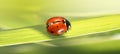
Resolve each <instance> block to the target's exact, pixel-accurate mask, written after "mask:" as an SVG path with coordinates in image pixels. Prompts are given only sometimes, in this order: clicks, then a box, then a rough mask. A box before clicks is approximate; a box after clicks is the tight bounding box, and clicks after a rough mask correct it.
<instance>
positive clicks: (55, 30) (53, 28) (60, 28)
mask: <svg viewBox="0 0 120 54" xmlns="http://www.w3.org/2000/svg"><path fill="white" fill-rule="evenodd" d="M47 31H48V32H49V33H52V34H54V35H59V34H63V33H65V32H66V31H67V27H66V25H65V24H63V23H62V22H58V23H55V24H52V25H50V26H48V28H47Z"/></svg>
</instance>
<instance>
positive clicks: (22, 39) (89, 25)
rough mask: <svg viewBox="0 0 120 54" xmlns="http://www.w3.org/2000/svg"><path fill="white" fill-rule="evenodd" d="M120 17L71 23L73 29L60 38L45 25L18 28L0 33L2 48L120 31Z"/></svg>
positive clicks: (106, 17)
mask: <svg viewBox="0 0 120 54" xmlns="http://www.w3.org/2000/svg"><path fill="white" fill-rule="evenodd" d="M119 20H120V15H112V16H104V17H96V18H91V19H86V20H77V21H71V24H72V28H71V29H70V30H69V31H68V32H67V33H65V34H63V35H60V36H59V37H56V36H53V35H50V34H48V33H47V31H46V27H45V25H38V26H31V27H26V28H18V29H13V30H8V31H2V32H0V46H9V45H16V44H23V43H32V42H42V41H48V40H53V39H60V38H72V37H78V36H82V35H88V34H94V33H100V32H107V31H111V30H116V29H120V22H119Z"/></svg>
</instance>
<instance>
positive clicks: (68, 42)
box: [0, 0, 120, 54]
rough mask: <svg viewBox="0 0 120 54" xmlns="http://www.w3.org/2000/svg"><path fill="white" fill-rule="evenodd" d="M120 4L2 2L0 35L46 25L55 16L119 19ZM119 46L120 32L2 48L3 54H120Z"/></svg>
mask: <svg viewBox="0 0 120 54" xmlns="http://www.w3.org/2000/svg"><path fill="white" fill-rule="evenodd" d="M119 2H120V0H0V32H3V31H4V30H9V29H16V28H24V27H29V26H35V25H44V24H45V21H46V20H47V19H48V18H50V17H53V16H63V17H66V18H67V19H68V20H70V21H74V20H82V19H84V20H86V19H88V18H91V17H93V18H94V17H98V18H99V16H106V15H117V14H120V7H119V6H120V3H119ZM16 36H17V35H16ZM21 37H22V36H21ZM0 40H2V38H0ZM119 42H120V30H119V29H118V30H113V31H109V32H104V33H96V34H90V35H84V36H80V37H79V36H78V37H74V38H65V39H55V40H53V41H45V42H37V43H28V44H21V45H12V46H3V47H0V54H83V53H84V54H119V53H120V52H119V51H120V43H119Z"/></svg>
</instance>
